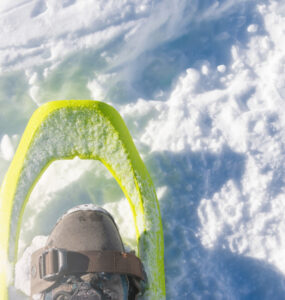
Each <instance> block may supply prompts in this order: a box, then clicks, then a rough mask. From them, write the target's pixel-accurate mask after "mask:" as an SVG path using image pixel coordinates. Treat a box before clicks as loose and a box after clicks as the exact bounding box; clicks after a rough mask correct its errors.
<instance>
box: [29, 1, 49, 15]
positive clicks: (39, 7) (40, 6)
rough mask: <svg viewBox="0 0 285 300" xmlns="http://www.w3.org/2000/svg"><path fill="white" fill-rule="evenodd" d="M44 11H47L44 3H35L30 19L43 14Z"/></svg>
mask: <svg viewBox="0 0 285 300" xmlns="http://www.w3.org/2000/svg"><path fill="white" fill-rule="evenodd" d="M46 10H47V4H46V2H45V1H43V0H39V1H37V2H36V4H35V6H34V8H33V10H32V12H31V18H35V17H37V16H39V15H41V14H43V13H44V12H45V11H46Z"/></svg>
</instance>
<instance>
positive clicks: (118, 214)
mask: <svg viewBox="0 0 285 300" xmlns="http://www.w3.org/2000/svg"><path fill="white" fill-rule="evenodd" d="M0 27H1V29H2V30H1V33H0V37H1V38H0V105H1V109H0V180H3V178H4V175H5V172H6V171H7V169H8V167H9V164H10V162H11V159H12V157H13V154H14V152H15V149H16V147H17V144H18V142H19V140H20V136H21V135H22V133H23V131H24V128H25V126H26V124H27V122H28V120H29V118H30V116H31V115H32V113H33V111H34V110H35V109H36V108H37V107H38V106H39V105H41V104H43V103H45V102H47V101H51V100H59V99H95V100H102V101H105V102H107V103H109V104H111V105H113V106H114V107H115V108H116V109H117V110H118V111H119V112H120V114H121V115H122V116H123V118H124V120H125V121H126V123H127V126H128V128H129V130H130V132H131V134H132V136H133V138H134V141H135V144H136V146H137V147H138V149H139V152H140V153H141V155H142V158H143V160H144V162H145V163H146V165H147V168H148V170H149V172H150V174H151V176H152V178H153V181H154V183H155V186H156V189H157V192H158V198H159V202H160V208H161V213H162V221H163V226H164V238H165V273H166V289H167V299H283V298H284V297H285V296H284V295H285V217H284V215H285V188H284V179H283V178H284V173H285V113H284V111H283V106H284V99H285V75H284V69H285V50H284V44H285V4H284V3H283V1H271V0H268V1H267V0H260V1H251V0H248V1H244V0H237V1H234V0H220V1H218V0H216V1H206V0H202V1H201V0H200V1H198V0H190V1H187V0H182V1H175V0H165V1H159V0H157V1H156V0H153V1H151V0H143V1H139V0H137V1H136V0H125V1H123V0H122V1H120V0H117V1H112V0H107V1H103V0H97V1H96V0H86V1H78V0H14V1H8V0H4V1H1V3H0ZM67 198H68V199H72V201H64V200H65V199H67ZM35 199H40V200H41V201H35ZM60 201H62V202H60ZM35 203H39V206H38V207H35ZM55 203H62V205H59V204H58V205H56V204H55ZM83 203H95V204H98V205H101V206H103V207H104V208H106V209H108V210H109V211H110V212H111V213H112V214H113V215H114V218H115V219H116V220H118V225H119V226H120V224H121V226H122V227H121V229H120V230H121V231H123V232H124V234H125V235H126V236H131V234H132V233H130V232H128V230H129V228H128V226H127V225H126V223H124V221H125V219H126V218H124V213H122V211H125V210H126V209H127V208H126V206H124V205H125V204H123V203H125V200H124V197H123V193H122V192H121V191H120V188H119V187H118V185H117V184H116V182H115V180H114V179H113V178H112V176H111V175H110V174H108V172H107V171H106V170H105V169H104V168H103V167H102V166H101V165H99V163H97V162H91V161H85V162H83V161H81V160H79V159H76V160H73V161H65V162H56V163H54V164H53V165H51V167H50V169H49V170H48V171H47V173H46V174H45V176H44V177H43V178H42V179H41V181H40V182H39V183H38V185H37V186H36V187H35V190H34V192H33V194H32V195H31V200H30V204H28V206H27V208H26V213H25V215H24V220H23V229H22V233H21V238H20V253H19V254H20V256H21V255H22V254H23V253H24V249H26V247H28V245H29V244H31V243H32V239H33V238H34V237H35V236H36V235H48V234H49V232H50V230H51V228H52V227H53V225H54V224H55V222H56V220H57V219H58V218H59V217H60V216H61V215H62V214H63V213H65V212H66V211H67V210H68V209H70V208H71V207H73V206H75V205H79V204H83ZM63 204H64V205H63ZM59 208H60V209H59ZM128 215H129V212H127V216H128ZM31 216H33V218H32V217H31ZM0 222H1V221H0ZM22 290H23V288H22ZM10 297H11V299H27V296H25V295H24V294H23V293H22V292H20V291H17V290H15V289H14V290H11V294H10Z"/></svg>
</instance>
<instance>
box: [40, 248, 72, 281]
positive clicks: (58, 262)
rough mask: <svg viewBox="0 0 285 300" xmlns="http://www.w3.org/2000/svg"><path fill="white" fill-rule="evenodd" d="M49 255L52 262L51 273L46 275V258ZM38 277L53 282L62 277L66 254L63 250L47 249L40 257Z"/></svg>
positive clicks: (65, 264) (65, 265) (65, 266)
mask: <svg viewBox="0 0 285 300" xmlns="http://www.w3.org/2000/svg"><path fill="white" fill-rule="evenodd" d="M48 255H51V257H52V259H53V261H52V265H53V269H54V272H53V273H49V274H47V268H46V258H47V256H48ZM39 264H40V277H41V279H44V280H47V281H55V280H56V279H57V278H58V277H59V276H62V275H63V274H64V272H65V271H66V270H67V253H66V250H64V249H58V248H49V249H47V250H46V251H45V252H43V253H42V255H41V256H40V261H39Z"/></svg>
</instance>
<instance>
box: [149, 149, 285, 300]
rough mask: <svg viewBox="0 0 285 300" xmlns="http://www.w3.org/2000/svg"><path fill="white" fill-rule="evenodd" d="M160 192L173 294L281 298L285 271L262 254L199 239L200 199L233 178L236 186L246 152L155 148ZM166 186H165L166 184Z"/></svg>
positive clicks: (153, 158) (151, 159) (153, 157)
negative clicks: (242, 252)
mask: <svg viewBox="0 0 285 300" xmlns="http://www.w3.org/2000/svg"><path fill="white" fill-rule="evenodd" d="M146 164H147V168H148V169H149V171H150V173H151V175H152V178H153V180H154V183H155V186H156V188H157V191H158V195H159V194H160V190H163V192H162V194H161V195H160V196H159V198H160V199H159V200H160V209H161V213H162V221H163V227H164V243H165V272H166V287H167V298H168V299H178V298H179V299H282V298H283V297H282V295H284V292H285V285H284V284H285V277H284V275H283V274H281V273H280V272H279V271H278V270H276V269H274V268H273V267H272V266H271V265H269V264H267V263H266V262H264V261H262V260H257V259H254V258H248V257H243V256H242V255H237V254H233V253H232V252H231V251H230V249H219V247H222V246H221V245H222V243H219V242H218V243H217V245H218V246H217V248H214V249H213V250H211V249H210V248H209V249H206V248H205V247H204V246H203V245H202V244H201V242H200V237H199V228H200V226H201V224H200V219H199V216H198V209H199V204H200V202H201V200H202V199H204V198H211V197H212V196H213V195H214V194H215V193H216V192H218V191H220V189H221V188H222V186H223V185H224V184H226V183H227V182H228V181H229V180H231V181H232V182H234V184H235V185H236V187H237V189H239V187H240V184H241V179H242V175H243V173H244V170H245V156H244V155H242V154H239V153H236V152H234V151H232V150H231V149H229V148H224V149H223V150H222V151H221V152H220V153H218V154H213V153H209V152H203V153H194V152H190V151H189V152H183V153H172V152H167V151H165V152H160V153H158V152H156V153H153V154H152V155H150V156H149V157H148V160H147V161H146ZM163 187H164V188H163Z"/></svg>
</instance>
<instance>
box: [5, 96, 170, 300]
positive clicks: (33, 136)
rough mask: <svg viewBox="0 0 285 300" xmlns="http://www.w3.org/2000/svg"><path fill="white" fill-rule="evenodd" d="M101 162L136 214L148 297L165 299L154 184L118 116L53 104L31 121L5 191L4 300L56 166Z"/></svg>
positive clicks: (73, 103) (77, 104) (108, 110)
mask: <svg viewBox="0 0 285 300" xmlns="http://www.w3.org/2000/svg"><path fill="white" fill-rule="evenodd" d="M76 156H78V157H79V158H81V159H96V160H99V161H101V162H102V163H103V164H104V165H105V166H106V167H107V169H108V170H109V171H110V172H111V173H112V175H113V176H114V177H115V179H116V180H117V182H118V183H119V185H120V187H121V189H122V190H123V192H124V194H125V196H126V198H127V199H128V201H129V204H130V207H131V209H132V212H133V217H134V223H135V227H136V237H137V248H138V249H137V250H138V255H139V257H140V258H141V259H142V261H143V263H144V265H145V268H146V273H147V276H148V287H147V290H146V293H145V297H146V298H148V299H159V300H160V299H164V298H165V278H164V277H165V276H164V245H163V231H162V223H161V216H160V211H159V205H158V201H157V197H156V193H155V189H154V186H153V183H152V180H151V178H150V176H149V173H148V172H147V169H146V167H145V165H144V163H143V161H142V160H141V158H140V156H139V153H138V151H137V149H136V147H135V145H134V143H133V140H132V138H131V135H130V133H129V131H128V129H127V127H126V125H125V123H124V121H123V119H122V118H121V116H120V115H119V114H118V112H117V111H116V110H115V109H114V108H112V107H111V106H109V105H107V104H106V103H103V102H97V101H90V100H64V101H53V102H49V103H46V104H44V105H43V106H41V107H40V108H38V109H37V110H36V111H35V113H34V114H33V116H32V118H31V119H30V121H29V123H28V126H27V128H26V130H25V132H24V134H23V137H22V139H21V141H20V144H19V146H18V149H17V151H16V154H15V156H14V158H13V161H12V163H11V165H10V168H9V169H8V172H7V174H6V176H5V178H4V181H3V184H2V186H1V190H0V299H2V300H7V299H8V286H9V285H11V284H12V283H13V279H12V278H13V271H12V270H13V268H14V265H15V263H16V261H17V252H18V239H19V234H20V228H21V220H22V216H23V213H24V210H25V205H26V203H27V201H28V199H29V196H30V194H31V192H32V190H33V187H34V186H35V185H36V183H37V181H38V180H39V178H40V177H41V175H42V174H43V172H44V171H45V170H46V169H47V167H48V166H49V165H50V164H51V163H52V162H53V161H55V160H62V159H72V158H74V157H76Z"/></svg>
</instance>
